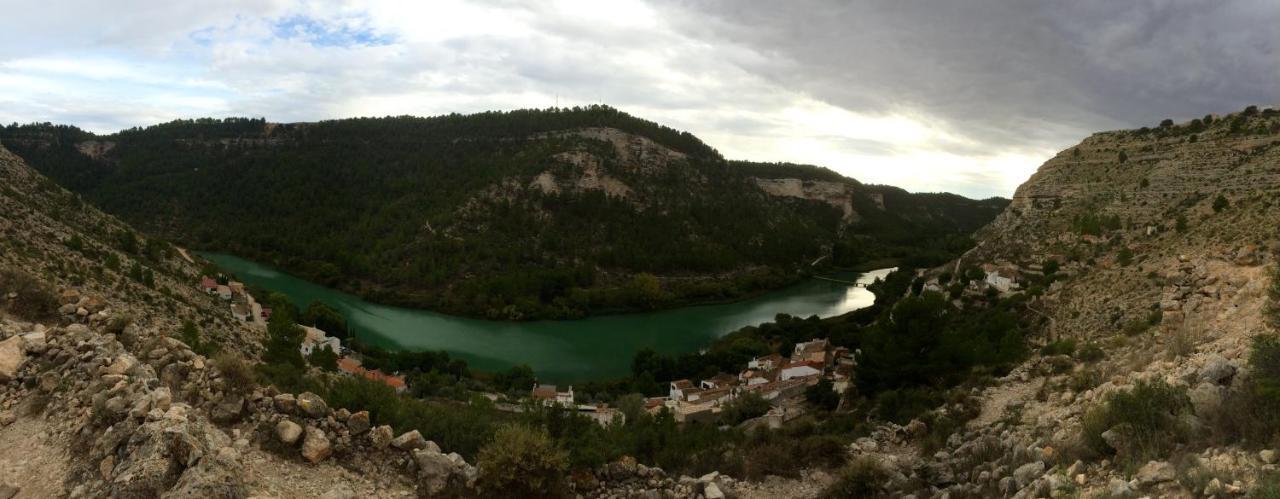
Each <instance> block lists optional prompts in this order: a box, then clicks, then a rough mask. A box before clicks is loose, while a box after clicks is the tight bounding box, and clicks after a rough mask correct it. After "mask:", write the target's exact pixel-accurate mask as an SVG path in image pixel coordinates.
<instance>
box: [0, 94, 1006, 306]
mask: <svg viewBox="0 0 1280 499" xmlns="http://www.w3.org/2000/svg"><path fill="white" fill-rule="evenodd" d="M601 130H603V132H601ZM0 141H3V143H4V144H5V145H6V147H8V148H9V149H11V150H12V151H14V152H15V153H17V154H19V155H21V156H22V157H24V158H25V159H26V160H27V162H28V163H29V164H31V165H32V166H34V167H35V168H37V169H38V170H40V171H41V172H43V173H44V174H46V175H48V176H49V177H51V178H53V179H54V180H56V181H57V182H59V183H61V184H63V185H64V186H66V187H68V188H69V189H71V190H73V191H75V192H78V193H80V194H81V195H82V196H84V197H85V198H86V199H87V200H89V201H91V202H93V203H95V204H97V205H99V206H101V207H102V208H104V209H105V210H106V211H108V212H111V213H114V214H116V215H118V216H120V217H122V218H124V219H125V220H127V221H129V222H130V223H131V224H133V225H134V226H136V227H139V228H141V229H143V230H145V231H146V232H148V233H150V234H153V235H156V236H159V237H164V238H168V239H171V240H173V241H175V242H178V243H180V244H183V245H186V246H189V247H192V248H195V249H202V250H210V251H220V252H227V253H233V254H236V255H240V256H243V257H246V258H251V259H255V260H258V261H262V262H264V263H270V264H272V265H275V266H278V267H281V268H284V269H286V270H288V271H290V272H291V273H294V274H296V275H298V276H300V277H304V278H306V279H309V280H312V281H315V282H319V283H323V284H325V285H329V286H332V287H336V288H340V289H343V290H345V291H349V292H354V293H357V294H360V295H362V296H364V297H366V298H368V299H371V300H374V301H379V302H383V303H389V304H397V305H407V306H415V307H423V308H430V309H435V310H440V311H444V312H449V313H454V314H461V315H470V316H480V317H489V318H496V319H514V320H519V319H535V318H551V317H557V318H563V317H579V316H583V315H586V314H592V313H603V312H612V311H622V310H638V309H649V308H658V307H667V306H676V305H681V304H687V303H694V302H707V301H718V300H726V299H734V298H737V297H741V296H744V295H749V294H752V293H756V292H759V291H762V290H767V289H773V288H776V287H779V286H783V285H785V284H787V283H790V282H794V281H795V280H796V279H799V278H801V277H803V276H804V275H806V274H808V273H811V272H815V271H821V270H824V269H825V268H826V267H828V266H832V265H835V266H841V267H852V266H859V265H864V264H868V263H871V262H884V261H889V260H898V261H901V260H905V259H911V260H913V261H914V263H917V264H923V263H929V262H940V261H943V260H945V259H947V258H949V257H951V256H954V254H956V253H957V252H959V251H963V250H964V249H966V248H967V247H968V246H969V245H970V244H971V242H970V241H969V239H968V237H967V236H968V234H969V233H971V232H972V231H974V230H975V229H977V228H978V227H980V226H982V225H983V224H985V223H986V222H988V221H990V220H991V219H992V218H993V217H994V216H995V215H996V214H997V213H998V212H999V211H1000V210H1001V209H1003V207H1004V205H1005V203H1006V201H1004V200H1000V199H991V200H985V201H974V200H969V199H965V198H962V197H959V196H954V195H948V194H911V193H907V192H906V191H903V190H901V189H896V188H892V187H884V186H871V185H864V184H860V183H858V182H856V181H854V180H851V179H847V178H844V177H841V176H840V175H838V174H836V173H834V172H831V171H830V170H825V169H821V168H817V167H809V166H801V165H789V164H760V163H746V162H730V161H725V160H724V159H723V158H722V157H721V156H720V154H719V153H718V152H716V151H715V150H714V149H713V148H711V147H709V146H707V145H706V144H704V143H702V142H701V141H700V140H698V139H697V138H696V137H694V136H692V135H690V134H688V133H685V132H679V131H676V130H673V129H670V128H667V127H663V126H660V125H658V124H655V123H652V122H649V121H645V120H642V119H638V118H635V117H632V116H629V115H627V114H625V113H622V112H620V111H618V110H616V109H612V108H609V107H605V106H592V107H589V108H574V109H551V110H526V111H512V112H490V113H481V114H475V115H466V116H464V115H456V114H455V115H447V116H439V117H432V118H417V117H388V118H359V119H345V120H336V121H323V122H318V123H305V124H273V123H268V122H266V121H265V120H262V119H243V118H234V119H200V120H182V121H175V122H171V123H165V124H161V125H156V126H151V127H147V128H134V129H129V130H124V131H121V132H118V133H115V134H112V135H106V136H98V135H94V134H91V133H88V132H85V131H82V130H79V129H77V128H74V127H69V126H59V125H50V124H34V125H12V126H8V127H4V128H3V129H0ZM756 178H798V179H801V180H804V181H813V180H822V181H828V182H843V183H845V185H847V186H848V189H849V191H850V192H851V194H850V196H851V203H852V205H853V207H854V209H855V210H856V211H857V213H858V217H857V220H856V221H854V222H849V221H848V220H844V219H842V214H841V212H840V210H839V209H837V208H836V207H834V206H832V205H830V204H827V203H824V202H821V201H814V200H807V199H800V198H794V197H792V198H788V197H779V196H771V195H769V194H767V193H766V192H764V191H763V190H761V189H760V188H759V187H757V185H756V181H755V179H756ZM873 194H875V195H878V196H876V197H878V198H879V199H877V200H873V196H872V195H873ZM815 261H816V262H818V263H817V266H815V265H814V262H815Z"/></svg>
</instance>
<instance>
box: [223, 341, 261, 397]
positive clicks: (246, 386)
mask: <svg viewBox="0 0 1280 499" xmlns="http://www.w3.org/2000/svg"><path fill="white" fill-rule="evenodd" d="M213 367H214V368H216V369H217V370H218V373H220V374H221V375H222V381H223V383H225V384H226V385H225V386H226V388H227V390H228V391H231V392H232V393H238V394H241V395H243V394H246V393H249V391H250V390H253V387H254V385H255V384H256V382H255V380H254V376H253V369H251V368H250V367H249V365H248V364H246V363H245V362H244V359H242V358H241V357H240V356H239V355H236V354H233V353H229V352H223V353H220V354H218V356H217V357H214V359H213Z"/></svg>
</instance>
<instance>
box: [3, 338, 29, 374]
mask: <svg viewBox="0 0 1280 499" xmlns="http://www.w3.org/2000/svg"><path fill="white" fill-rule="evenodd" d="M26 362H27V352H26V349H25V348H24V346H23V344H22V338H21V337H18V336H11V337H9V339H7V340H4V341H0V383H8V382H9V381H12V380H14V379H16V378H17V377H18V371H20V370H22V365H23V364H26Z"/></svg>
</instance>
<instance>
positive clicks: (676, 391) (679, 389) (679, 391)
mask: <svg viewBox="0 0 1280 499" xmlns="http://www.w3.org/2000/svg"><path fill="white" fill-rule="evenodd" d="M692 391H694V388H693V383H690V382H689V380H687V379H678V380H675V381H672V382H671V389H670V391H669V392H668V396H669V397H671V400H684V396H685V393H686V392H692Z"/></svg>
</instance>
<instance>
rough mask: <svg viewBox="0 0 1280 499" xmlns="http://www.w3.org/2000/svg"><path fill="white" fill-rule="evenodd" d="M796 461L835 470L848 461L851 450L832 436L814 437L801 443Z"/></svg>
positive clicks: (806, 438)
mask: <svg viewBox="0 0 1280 499" xmlns="http://www.w3.org/2000/svg"><path fill="white" fill-rule="evenodd" d="M796 451H797V452H796V460H797V461H799V462H803V463H807V464H809V465H817V466H821V467H824V468H835V467H838V466H841V465H843V464H844V463H845V462H846V461H848V456H849V448H848V447H847V446H846V445H845V443H844V442H842V441H841V440H840V439H838V438H836V437H833V436H831V435H812V436H809V437H805V439H804V440H801V441H800V445H799V447H798V448H797V449H796Z"/></svg>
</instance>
